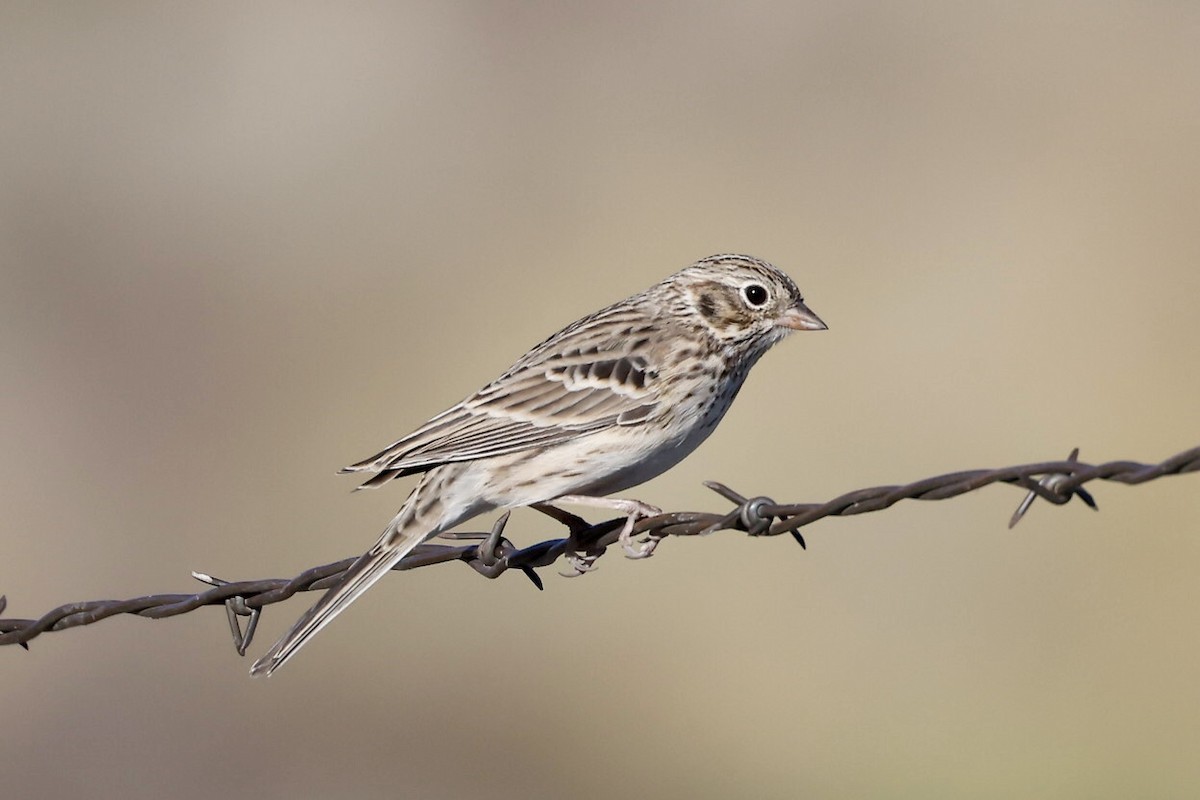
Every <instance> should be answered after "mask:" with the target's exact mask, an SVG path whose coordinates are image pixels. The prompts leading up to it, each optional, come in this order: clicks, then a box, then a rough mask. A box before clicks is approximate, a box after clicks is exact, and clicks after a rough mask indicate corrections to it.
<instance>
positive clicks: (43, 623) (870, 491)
mask: <svg viewBox="0 0 1200 800" xmlns="http://www.w3.org/2000/svg"><path fill="white" fill-rule="evenodd" d="M1076 454H1077V451H1076V452H1075V453H1072V454H1071V457H1070V458H1068V459H1067V460H1066V461H1046V462H1041V463H1035V464H1024V465H1020V466H1014V467H1003V468H1000V469H979V470H968V471H963V472H952V473H948V474H946V475H939V476H936V477H932V478H926V479H924V480H920V481H915V482H913V483H908V484H904V485H897V486H876V487H872V488H867V489H859V490H856V491H852V492H847V493H846V494H843V495H841V496H839V497H835V498H833V499H832V500H829V501H827V502H824V503H798V504H778V503H775V502H774V501H773V500H771V499H770V498H767V497H754V498H746V497H743V496H742V495H740V494H738V493H737V492H735V491H733V490H732V489H729V488H728V487H726V486H723V485H721V484H719V483H711V482H710V483H707V484H706V486H708V487H709V488H710V489H712V490H713V491H715V492H717V493H718V494H720V495H721V496H722V497H724V498H726V499H727V500H729V501H730V502H733V503H735V504H736V507H735V508H734V509H733V510H732V511H730V512H728V513H726V514H718V513H711V512H700V511H683V512H674V513H669V514H660V515H658V516H654V517H650V518H647V519H643V520H641V521H639V522H638V524H637V525H636V526H635V527H634V535H638V536H643V537H644V541H648V542H650V543H652V544H656V543H657V542H659V541H661V540H662V539H665V538H666V537H668V536H696V535H701V534H707V533H713V532H715V531H719V530H734V531H741V532H744V533H747V534H748V535H750V536H778V535H780V534H783V533H789V534H791V535H792V536H794V537H795V538H796V541H797V542H799V543H800V545H801V546H804V539H803V537H802V536H801V534H800V533H799V529H800V528H802V527H804V526H806V525H811V524H812V523H813V522H816V521H817V520H819V519H823V518H825V517H831V516H849V515H851V514H865V513H868V512H872V511H881V510H883V509H885V508H889V507H890V506H892V505H895V504H896V503H898V502H899V501H901V500H945V499H948V498H951V497H957V496H958V495H961V494H966V493H968V492H973V491H976V490H978V489H980V488H983V487H984V486H988V485H990V484H993V483H1008V484H1014V485H1017V486H1020V487H1022V488H1024V489H1026V490H1027V492H1029V495H1028V497H1027V498H1026V501H1025V502H1024V503H1022V505H1021V507H1020V508H1019V509H1018V511H1017V513H1016V514H1015V515H1014V516H1013V520H1012V522H1011V523H1010V527H1011V526H1012V525H1013V524H1015V523H1016V522H1017V521H1018V520H1019V519H1020V517H1021V515H1022V514H1023V513H1024V511H1025V509H1026V508H1028V504H1029V501H1031V500H1032V499H1033V498H1034V497H1040V498H1042V499H1044V500H1047V501H1048V502H1051V503H1053V504H1055V505H1062V504H1064V503H1066V502H1069V501H1070V500H1071V498H1072V497H1074V496H1079V497H1080V498H1081V499H1082V500H1083V501H1084V502H1086V503H1087V504H1088V505H1090V506H1092V507H1093V508H1095V502H1094V501H1093V500H1092V498H1091V495H1090V494H1089V493H1088V492H1087V491H1086V490H1085V489H1083V488H1082V487H1083V486H1084V484H1087V483H1089V482H1091V481H1096V480H1103V481H1114V482H1117V483H1125V484H1130V485H1136V484H1141V483H1145V482H1147V481H1152V480H1155V479H1157V478H1161V477H1163V476H1166V475H1181V474H1183V473H1187V472H1196V471H1200V447H1194V448H1191V449H1189V450H1185V451H1183V452H1181V453H1178V454H1176V455H1174V456H1171V457H1170V458H1168V459H1166V460H1164V461H1162V462H1160V463H1157V464H1142V463H1140V462H1137V461H1110V462H1107V463H1104V464H1096V465H1090V464H1085V463H1083V462H1079V461H1076V460H1075V456H1076ZM547 513H549V514H550V515H551V516H552V517H554V519H555V520H556V521H558V522H559V523H561V524H563V525H565V526H566V528H567V531H568V533H567V535H566V536H565V537H561V538H557V539H547V540H546V541H543V542H539V543H538V544H535V545H532V546H530V547H525V548H518V547H517V546H516V545H514V544H513V543H512V542H511V541H510V540H509V539H507V538H506V537H505V536H504V528H505V525H506V524H507V522H508V514H507V513H506V514H504V515H503V516H501V517H500V518H499V519H498V520H497V521H496V524H495V525H494V526H493V528H492V530H491V531H490V532H489V533H450V534H446V535H443V537H441V538H442V539H444V540H448V541H455V540H458V541H466V542H473V543H472V544H461V545H455V544H441V543H426V544H422V545H420V546H419V547H417V548H416V549H415V550H414V551H413V552H412V553H410V554H409V555H408V556H407V557H405V558H404V559H403V560H402V561H401V562H400V563H399V564H397V565H396V567H394V569H397V570H407V569H417V568H419V567H427V566H432V565H434V564H444V563H447V562H451V561H463V562H466V563H467V564H468V565H470V566H471V567H472V568H474V569H475V570H476V571H477V572H478V573H480V574H481V575H483V576H485V577H487V578H496V577H499V576H500V575H501V574H503V573H504V572H507V571H508V570H510V569H518V570H521V571H522V572H523V573H524V574H525V575H526V577H528V578H529V579H530V580H531V581H532V582H533V583H534V585H535V586H537V588H538V589H541V588H542V580H541V577H540V575H539V574H538V573H537V572H536V571H535V570H536V569H537V568H539V567H546V566H549V565H551V564H553V563H554V562H556V561H557V560H558V559H559V558H562V557H564V556H565V557H567V558H568V559H570V558H572V557H577V554H586V555H587V556H589V557H590V561H589V562H588V564H589V567H590V564H591V562H594V560H595V559H596V558H598V557H599V556H601V555H603V554H604V552H605V551H606V549H607V548H608V547H609V546H611V545H612V544H614V543H616V542H617V540H618V537H619V534H620V529H621V527H622V525H623V524H624V518H618V519H610V520H605V521H603V522H599V523H596V524H589V523H587V522H586V521H585V520H583V519H582V518H581V517H578V516H575V515H574V514H570V513H568V512H565V511H561V510H559V509H551V510H549V511H548V512H547ZM354 560H355V559H353V558H346V559H342V560H341V561H336V562H334V563H331V564H325V565H322V566H319V567H313V568H311V569H308V570H305V571H304V572H302V573H300V574H299V575H297V576H296V577H294V578H291V579H286V578H271V579H263V580H249V581H237V582H228V581H224V580H221V579H219V578H214V577H212V576H210V575H205V574H203V573H192V574H193V576H194V577H195V578H197V579H198V580H201V581H203V582H205V583H208V584H210V585H211V586H212V588H210V589H208V590H206V591H203V592H199V593H196V594H159V595H147V596H144V597H135V598H132V599H129V600H91V601H86V602H77V603H67V604H64V605H61V606H58V607H57V608H54V609H51V610H50V611H48V612H46V613H45V614H43V615H42V616H41V617H39V618H38V619H16V618H7V619H0V645H8V644H18V645H21V646H22V647H24V648H25V649H28V642H29V641H30V640H31V639H34V638H35V637H37V636H39V635H40V634H42V633H45V632H46V631H60V630H65V629H67V628H74V627H78V626H80V625H91V624H93V623H95V622H99V621H100V620H102V619H108V618H109V617H112V616H116V615H118V614H135V615H137V616H140V617H150V618H152V619H161V618H163V617H173V616H177V615H179V614H186V613H188V612H190V611H194V610H196V609H198V608H202V607H204V606H213V605H224V606H225V607H226V611H227V613H228V615H229V621H230V627H231V629H232V632H233V638H234V646H235V647H236V648H237V650H238V652H239V653H241V654H243V655H244V654H245V651H246V648H247V647H248V646H249V644H250V641H251V639H252V638H253V634H254V626H255V624H256V623H257V621H258V617H259V614H260V613H261V611H262V609H263V607H265V606H268V605H272V604H274V603H280V602H283V601H284V600H287V599H288V598H289V597H291V596H292V595H294V594H296V593H297V592H308V591H317V590H322V589H327V588H329V587H330V586H332V585H333V584H335V583H336V582H337V581H338V579H339V578H340V577H341V575H342V573H343V572H344V571H345V570H346V569H347V568H349V566H350V565H351V564H352V563H353V562H354ZM582 571H585V570H579V568H576V571H575V572H573V573H564V574H567V575H568V577H574V576H575V575H579V574H582ZM5 607H6V598H5V597H4V596H0V614H2V613H4V609H5ZM240 617H249V620H250V624H249V626H248V627H247V628H246V630H244V631H243V630H242V628H241V626H240V623H239V621H238V620H239V618H240Z"/></svg>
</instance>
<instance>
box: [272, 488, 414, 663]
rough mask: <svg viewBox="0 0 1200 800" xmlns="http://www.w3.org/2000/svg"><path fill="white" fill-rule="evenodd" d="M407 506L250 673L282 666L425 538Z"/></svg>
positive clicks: (407, 505)
mask: <svg viewBox="0 0 1200 800" xmlns="http://www.w3.org/2000/svg"><path fill="white" fill-rule="evenodd" d="M409 507H410V506H409V504H406V505H405V508H403V509H401V510H400V513H399V514H397V515H396V518H395V519H393V520H392V522H391V523H390V524H389V525H388V527H387V529H385V530H384V532H383V535H382V536H381V537H380V538H379V541H378V542H376V543H375V546H374V547H372V548H371V549H370V550H368V551H367V552H365V553H363V554H362V555H361V556H360V557H359V559H358V560H357V561H355V562H354V563H353V564H352V565H350V569H348V570H346V574H345V576H344V577H343V578H342V580H341V581H339V582H338V583H337V585H335V586H333V587H331V588H330V589H329V591H327V592H326V593H325V595H324V596H323V597H322V598H321V599H320V600H318V601H317V602H316V604H315V605H314V606H313V607H312V608H310V609H309V610H308V611H307V612H306V613H305V614H304V616H302V617H301V618H300V619H299V620H298V621H297V622H296V624H295V625H293V626H292V628H291V630H289V631H288V632H287V633H285V634H284V635H283V636H282V637H281V638H280V639H279V641H278V642H276V643H275V644H274V645H273V646H272V647H271V649H270V650H268V651H267V654H266V655H264V656H263V657H262V658H260V659H259V660H258V661H256V662H254V666H253V667H251V668H250V674H251V675H268V676H269V675H270V674H271V673H272V672H274V671H275V670H277V669H279V668H280V667H281V666H283V665H284V663H286V662H287V660H288V659H289V658H291V657H292V656H293V655H295V654H296V651H297V650H299V649H300V648H301V647H303V646H304V644H305V643H306V642H307V641H308V640H309V639H311V638H312V637H313V636H314V635H316V633H317V631H319V630H321V629H322V628H324V627H325V626H326V625H328V624H329V623H330V622H331V621H332V620H333V618H334V617H336V616H337V615H338V614H340V613H341V612H342V611H344V610H345V609H346V607H347V606H348V605H350V604H351V603H353V602H354V601H355V600H356V599H358V597H359V595H361V594H362V593H363V592H365V591H366V590H367V589H369V588H370V587H371V585H372V584H374V583H375V581H377V580H379V579H380V578H382V577H383V576H384V575H386V574H387V572H388V570H390V569H391V568H392V567H394V566H396V564H397V563H399V561H400V559H402V558H404V557H405V556H406V555H408V554H409V553H410V552H412V550H413V548H415V547H416V546H417V545H419V544H420V543H421V542H422V541H424V540H425V538H426V535H427V534H428V533H429V531H424V530H418V529H416V527H415V526H413V525H412V524H409V523H411V522H412V521H413V520H412V515H411V514H409V513H407V509H408V508H409Z"/></svg>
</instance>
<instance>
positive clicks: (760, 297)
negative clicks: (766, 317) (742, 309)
mask: <svg viewBox="0 0 1200 800" xmlns="http://www.w3.org/2000/svg"><path fill="white" fill-rule="evenodd" d="M742 297H744V298H745V299H746V303H747V304H748V305H749V306H750V307H751V308H762V307H763V306H765V305H766V304H767V300H769V299H770V297H771V295H770V293H769V292H768V291H767V287H765V286H763V285H762V284H761V283H748V284H746V285H745V286H743V287H742Z"/></svg>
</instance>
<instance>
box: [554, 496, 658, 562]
mask: <svg viewBox="0 0 1200 800" xmlns="http://www.w3.org/2000/svg"><path fill="white" fill-rule="evenodd" d="M554 501H555V502H556V503H574V504H576V505H581V506H591V507H592V508H610V509H613V510H614V511H620V512H621V513H622V514H625V515H626V518H625V527H623V528H621V535H620V537H618V541H619V542H620V543H621V547H622V549H624V550H625V555H626V556H627V557H629V558H648V557H649V556H652V555H654V548H655V547H657V546H658V542H659V540H658V539H655V538H653V537H650V538H648V539H647V540H645V541H644V542H640V543H635V542H634V541H633V526H634V525H636V524H637V521H638V520H639V519H645V518H647V517H655V516H658V515H659V514H661V513H662V509H661V508H657V507H655V506H652V505H650V504H648V503H643V502H642V501H641V500H626V499H623V498H620V497H589V496H587V495H581V494H564V495H563V496H562V497H556V498H554Z"/></svg>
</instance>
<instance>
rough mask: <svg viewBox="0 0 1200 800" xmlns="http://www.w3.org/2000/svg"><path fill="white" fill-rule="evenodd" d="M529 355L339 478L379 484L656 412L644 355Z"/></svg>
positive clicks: (625, 351) (595, 350)
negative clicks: (360, 477) (374, 476)
mask: <svg viewBox="0 0 1200 800" xmlns="http://www.w3.org/2000/svg"><path fill="white" fill-rule="evenodd" d="M535 353H536V355H535ZM535 353H530V354H529V356H527V357H526V358H524V359H522V360H521V361H520V362H518V363H517V364H516V365H515V366H514V367H513V368H512V369H510V370H509V371H508V372H506V373H505V374H504V375H502V376H501V377H500V378H498V379H496V380H495V381H493V382H492V383H490V384H488V385H487V386H485V387H484V388H483V389H481V390H480V391H478V392H477V393H475V394H474V395H472V396H471V397H468V398H467V399H466V400H464V401H462V402H461V403H459V404H458V405H456V406H454V407H453V408H450V409H448V410H447V411H444V412H442V413H441V414H439V415H437V416H436V417H434V418H433V419H431V420H429V422H427V423H425V424H424V425H422V426H421V427H420V428H418V429H417V430H416V431H414V432H412V433H410V434H409V435H408V436H405V437H404V438H403V439H400V440H399V441H396V442H394V443H392V444H391V445H389V446H388V447H387V448H386V449H384V450H382V451H381V452H379V453H377V454H376V455H374V456H371V457H370V458H368V459H366V460H364V461H360V462H359V463H357V464H352V465H351V466H349V467H346V468H345V469H343V470H342V472H377V473H381V474H380V478H383V479H384V481H386V480H388V479H390V478H393V477H397V476H399V475H407V474H411V473H414V472H423V471H425V470H427V469H431V468H432V467H435V466H437V465H439V464H445V463H448V462H451V461H471V460H474V459H478V458H487V457H489V456H497V455H502V454H504V453H512V452H516V451H519V450H526V449H529V448H533V447H543V446H547V445H553V444H556V443H558V442H562V441H565V440H568V439H572V438H575V437H577V436H580V435H582V434H587V433H593V432H595V431H599V430H603V429H605V428H611V427H613V426H616V425H635V424H637V423H640V422H642V421H643V420H645V419H646V418H647V417H649V416H651V415H652V414H653V413H654V410H655V408H656V407H657V406H658V403H659V400H660V398H659V389H660V382H659V378H658V373H657V372H656V371H655V370H654V369H653V368H652V367H651V366H650V365H649V363H648V362H647V360H646V358H645V356H644V355H642V354H637V353H632V352H630V348H629V347H621V348H609V349H604V348H600V347H588V348H584V349H574V350H570V351H567V352H555V351H553V350H543V351H541V352H537V351H535ZM530 356H534V357H533V358H530ZM385 474H386V477H385ZM384 481H380V482H384ZM365 485H375V484H374V483H372V482H368V484H365Z"/></svg>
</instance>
